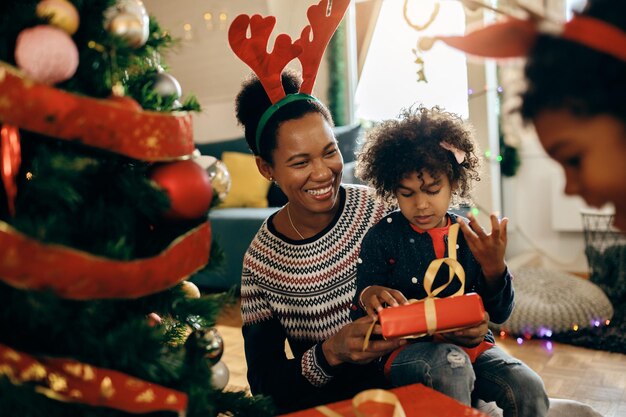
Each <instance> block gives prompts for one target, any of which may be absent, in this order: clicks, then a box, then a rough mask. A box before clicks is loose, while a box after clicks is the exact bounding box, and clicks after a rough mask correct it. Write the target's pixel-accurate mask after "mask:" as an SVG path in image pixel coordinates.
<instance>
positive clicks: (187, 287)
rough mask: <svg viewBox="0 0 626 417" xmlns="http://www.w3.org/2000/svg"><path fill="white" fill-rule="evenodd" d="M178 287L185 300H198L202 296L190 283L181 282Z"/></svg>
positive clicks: (194, 285) (196, 287)
mask: <svg viewBox="0 0 626 417" xmlns="http://www.w3.org/2000/svg"><path fill="white" fill-rule="evenodd" d="M180 286H181V289H182V290H183V292H184V293H185V297H187V298H200V297H201V295H202V294H200V289H199V288H198V286H197V285H196V284H194V283H193V282H191V281H183V282H181V283H180Z"/></svg>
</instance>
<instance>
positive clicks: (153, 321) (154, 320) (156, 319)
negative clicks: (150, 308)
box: [148, 313, 163, 327]
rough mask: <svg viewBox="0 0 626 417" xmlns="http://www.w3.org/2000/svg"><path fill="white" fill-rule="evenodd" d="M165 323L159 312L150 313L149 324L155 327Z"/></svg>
mask: <svg viewBox="0 0 626 417" xmlns="http://www.w3.org/2000/svg"><path fill="white" fill-rule="evenodd" d="M162 323H163V319H161V316H159V315H158V314H157V313H150V314H148V326H150V327H155V326H157V325H159V324H162Z"/></svg>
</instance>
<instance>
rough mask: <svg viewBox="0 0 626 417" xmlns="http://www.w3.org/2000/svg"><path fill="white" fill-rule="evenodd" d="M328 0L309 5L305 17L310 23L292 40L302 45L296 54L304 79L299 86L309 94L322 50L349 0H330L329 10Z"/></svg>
mask: <svg viewBox="0 0 626 417" xmlns="http://www.w3.org/2000/svg"><path fill="white" fill-rule="evenodd" d="M328 1H329V0H321V1H320V2H319V3H318V4H317V5H313V6H311V7H309V9H308V10H307V17H308V18H309V22H310V25H307V26H306V27H305V28H304V29H303V30H302V33H301V34H300V38H299V39H298V40H296V41H295V42H294V44H296V45H299V46H301V47H302V54H300V55H299V56H298V59H299V60H300V63H301V64H302V78H303V79H304V80H303V82H302V86H301V87H300V92H301V93H307V94H311V92H312V91H313V84H315V78H316V77H317V70H318V69H319V66H320V62H321V60H322V56H323V55H324V50H325V49H326V46H327V45H328V42H329V41H330V38H331V37H332V36H333V33H335V30H336V29H337V26H339V23H340V22H341V19H343V15H344V14H345V13H346V10H347V9H348V6H349V5H350V0H332V2H331V7H330V12H329V6H328ZM311 32H313V37H311Z"/></svg>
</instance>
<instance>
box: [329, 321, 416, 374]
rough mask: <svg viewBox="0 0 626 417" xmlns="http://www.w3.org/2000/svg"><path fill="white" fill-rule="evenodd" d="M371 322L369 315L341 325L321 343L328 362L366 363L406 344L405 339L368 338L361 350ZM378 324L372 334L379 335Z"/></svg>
mask: <svg viewBox="0 0 626 417" xmlns="http://www.w3.org/2000/svg"><path fill="white" fill-rule="evenodd" d="M371 324H372V318H371V317H369V316H364V317H361V318H360V319H358V320H355V321H353V322H351V323H348V324H346V325H345V326H343V327H342V328H341V329H340V330H339V331H338V332H337V333H335V334H334V335H333V336H331V337H330V338H328V339H326V341H325V342H324V343H323V344H322V350H323V352H324V356H326V360H327V361H328V364H329V365H331V366H337V365H339V364H341V363H346V362H348V363H357V364H366V363H369V362H371V361H373V360H375V359H378V358H379V357H381V356H383V355H386V354H388V353H390V352H392V351H393V350H395V349H397V348H398V347H400V346H402V345H404V344H406V340H404V339H400V340H397V339H396V340H370V342H369V346H368V347H367V349H366V350H365V351H363V341H364V340H365V335H366V334H367V330H368V329H369V327H370V325H371ZM381 334H382V328H381V326H380V324H377V325H376V326H374V330H373V331H372V335H381Z"/></svg>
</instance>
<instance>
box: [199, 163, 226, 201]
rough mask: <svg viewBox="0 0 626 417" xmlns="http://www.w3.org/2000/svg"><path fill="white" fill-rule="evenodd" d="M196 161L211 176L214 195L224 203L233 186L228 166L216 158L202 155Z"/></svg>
mask: <svg viewBox="0 0 626 417" xmlns="http://www.w3.org/2000/svg"><path fill="white" fill-rule="evenodd" d="M195 161H196V163H198V164H199V165H200V166H201V167H202V168H204V169H205V170H206V172H207V174H209V180H210V181H211V185H212V186H213V193H214V194H216V195H217V197H218V199H219V201H220V202H222V201H224V199H225V198H226V196H227V195H228V192H229V191H230V186H231V184H232V180H231V178H230V173H229V172H228V168H226V165H225V164H224V163H223V162H222V161H220V160H219V159H217V158H216V157H214V156H209V155H201V156H199V157H198V158H196V159H195Z"/></svg>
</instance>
